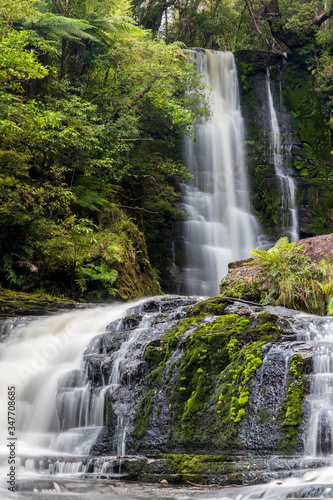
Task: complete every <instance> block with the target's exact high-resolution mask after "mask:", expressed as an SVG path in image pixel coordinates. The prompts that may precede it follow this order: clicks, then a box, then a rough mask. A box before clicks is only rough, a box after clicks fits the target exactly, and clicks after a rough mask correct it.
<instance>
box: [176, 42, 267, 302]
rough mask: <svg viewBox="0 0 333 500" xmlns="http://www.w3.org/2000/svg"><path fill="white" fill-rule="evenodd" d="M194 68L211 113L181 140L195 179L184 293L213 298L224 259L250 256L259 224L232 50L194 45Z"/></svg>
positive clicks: (187, 187) (188, 194)
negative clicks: (204, 88) (209, 95)
mask: <svg viewBox="0 0 333 500" xmlns="http://www.w3.org/2000/svg"><path fill="white" fill-rule="evenodd" d="M192 57H193V58H194V62H195V64H196V66H197V68H198V69H199V70H200V71H201V72H202V73H203V75H204V78H205V81H206V82H207V84H208V85H209V86H210V87H211V88H212V110H213V116H212V118H211V119H210V120H208V121H206V122H205V123H203V124H201V125H199V126H198V127H197V130H196V132H195V142H194V141H193V140H192V139H191V138H189V137H188V138H186V140H185V163H186V166H187V168H188V170H189V171H190V172H191V173H192V174H193V175H194V179H193V180H192V181H191V182H188V183H187V184H183V185H182V194H183V198H182V203H183V207H184V209H185V210H186V211H187V212H188V213H189V214H190V215H189V217H188V219H187V220H186V221H185V222H184V245H185V255H186V260H187V262H186V265H185V268H184V270H183V273H182V276H181V278H180V279H181V281H182V282H183V284H184V290H181V291H182V292H184V291H185V293H186V294H189V295H193V294H200V295H210V296H214V295H216V293H218V285H219V282H220V281H221V279H222V277H223V276H225V275H226V274H227V268H228V263H229V262H231V261H233V260H238V259H242V258H246V257H249V255H250V251H251V249H253V248H255V247H256V246H257V241H256V236H258V234H259V227H258V223H257V221H256V218H255V217H254V216H253V215H252V214H251V211H250V204H249V194H248V186H247V179H246V168H245V155H244V125H243V118H242V115H241V109H240V102H239V91H238V79H237V68H236V64H235V59H234V56H233V54H231V53H230V52H218V51H213V50H202V49H196V50H195V52H194V53H193V54H192Z"/></svg>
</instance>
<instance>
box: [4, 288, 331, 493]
mask: <svg viewBox="0 0 333 500" xmlns="http://www.w3.org/2000/svg"><path fill="white" fill-rule="evenodd" d="M197 300H198V298H196V297H188V298H182V297H177V296H164V297H155V298H152V299H145V300H141V301H137V302H135V303H132V304H122V305H114V306H108V307H99V308H96V309H87V310H81V311H75V312H71V313H66V314H62V315H59V316H53V317H49V318H43V319H40V320H38V321H23V323H22V324H18V323H17V322H16V323H15V322H14V323H11V322H9V323H8V324H5V325H4V328H3V331H4V332H5V333H6V335H5V337H7V334H8V337H7V338H6V340H5V342H3V343H2V344H1V346H0V347H1V349H0V370H1V384H2V387H3V392H2V408H5V407H6V399H7V388H8V387H10V386H12V385H15V386H16V391H17V433H18V437H19V439H18V452H19V455H20V458H19V459H18V460H19V463H21V464H22V465H21V466H20V467H21V472H20V477H21V479H20V481H21V482H22V483H21V484H22V491H31V492H32V491H33V490H32V489H31V490H29V489H28V490H26V489H24V488H31V487H32V488H36V487H37V484H38V485H39V486H38V488H37V490H36V491H37V492H38V491H42V495H44V496H43V497H42V498H43V499H44V498H49V499H50V500H53V499H55V498H58V496H59V493H60V492H66V496H65V498H75V497H76V496H75V495H76V494H75V493H74V494H73V495H74V496H69V494H67V484H68V481H69V482H70V484H71V487H73V488H74V490H75V488H76V490H75V491H78V492H79V491H82V488H86V489H85V490H84V491H91V488H93V487H96V489H97V493H96V494H95V493H94V497H96V498H102V497H103V496H104V495H103V494H102V493H101V491H102V490H103V488H105V493H107V494H108V495H109V497H108V498H115V497H119V493H117V492H114V491H113V490H112V489H110V488H112V487H113V486H112V484H110V485H109V484H108V485H106V483H100V484H99V485H98V484H97V483H96V485H95V483H93V482H92V481H91V480H90V481H88V482H87V481H86V480H85V479H87V478H88V477H89V478H90V479H92V478H93V477H98V478H100V479H102V478H106V479H110V478H112V477H115V475H116V477H118V474H119V472H120V470H121V464H123V460H121V459H120V457H118V458H117V457H116V456H105V453H103V446H104V445H105V443H104V441H105V439H106V434H102V432H103V425H104V423H105V422H104V418H105V417H104V412H105V401H107V403H106V404H109V403H110V402H111V403H112V409H113V412H114V415H115V423H114V429H113V431H112V439H113V446H114V451H115V452H116V453H118V454H124V453H125V452H126V445H127V443H129V448H130V444H131V433H132V432H133V415H134V413H135V400H136V394H138V393H137V392H136V391H137V387H140V385H141V387H142V384H145V383H146V382H145V380H146V379H145V378H144V376H142V375H141V372H142V369H141V368H140V366H141V365H140V363H141V362H142V359H143V354H144V352H145V350H146V347H147V345H149V344H150V343H152V344H151V346H152V347H153V349H156V348H157V349H158V346H160V345H161V344H160V342H161V339H163V338H164V336H165V334H166V331H168V330H169V329H170V327H172V326H173V325H175V323H176V321H177V320H178V319H179V318H183V317H185V316H186V312H185V310H186V309H187V308H188V307H189V306H191V305H193V304H194V303H195V302H196V301H197ZM237 307H239V306H237V305H235V306H233V307H231V306H230V307H229V308H230V310H229V311H228V314H230V313H232V314H234V313H235V312H236V311H237ZM268 312H269V313H276V312H277V313H278V314H279V315H281V317H282V319H283V321H286V319H284V318H288V321H289V323H290V325H291V327H292V324H294V325H295V326H294V327H292V331H291V333H290V335H291V337H292V338H293V339H295V335H296V334H297V335H298V340H297V341H296V340H293V341H291V342H290V343H288V340H287V339H285V341H284V342H282V343H277V344H266V347H265V348H264V349H263V352H264V356H265V357H264V362H263V364H262V366H261V368H260V369H259V370H258V383H257V386H256V387H254V388H253V391H252V392H253V397H254V401H253V402H250V401H249V405H250V408H249V410H248V416H247V420H246V421H245V422H244V426H243V430H242V433H243V434H244V433H246V429H247V430H248V432H249V433H251V435H250V434H249V435H248V436H246V435H245V436H243V437H241V439H243V438H244V437H245V438H246V441H247V445H248V446H250V445H251V442H254V441H255V440H256V435H255V434H256V431H257V429H258V428H257V427H256V424H255V421H256V420H257V421H258V418H257V417H258V416H259V413H260V411H259V408H260V407H261V406H262V402H263V400H264V399H265V398H266V399H267V398H268V399H267V402H270V404H272V402H273V399H272V397H273V392H274V391H275V389H274V387H275V385H276V384H277V388H278V389H279V390H280V389H281V390H280V392H279V391H278V390H277V391H275V392H274V406H275V405H276V408H277V407H278V405H279V400H281V398H283V382H282V381H284V382H286V377H287V367H288V366H289V362H290V357H291V356H292V355H293V353H294V352H295V349H303V351H302V352H304V353H305V352H309V351H311V353H312V354H311V356H312V358H313V360H314V361H313V374H311V375H307V376H308V377H310V378H311V384H310V393H309V394H308V395H307V397H306V401H305V405H307V407H308V408H309V411H308V418H309V426H307V427H308V428H307V429H305V432H304V442H305V445H304V448H305V454H306V455H307V456H304V457H303V458H302V457H298V458H297V457H289V458H287V457H281V459H279V460H280V464H279V460H275V462H276V464H275V467H276V468H275V469H274V470H272V473H271V474H272V475H271V476H270V477H278V479H277V480H275V481H273V482H271V483H269V484H266V485H253V486H247V487H244V488H238V489H232V488H230V489H228V490H214V491H213V490H209V491H210V493H211V496H212V497H214V498H220V499H221V500H222V499H231V498H238V499H239V500H241V499H242V500H245V499H258V498H271V499H273V498H274V499H275V498H310V497H311V498H331V497H332V493H333V467H329V466H327V467H324V468H316V469H315V470H308V471H307V470H306V467H308V465H307V464H309V463H311V464H314V466H316V460H317V461H318V464H319V465H322V464H323V463H326V464H328V465H329V464H330V462H331V459H332V455H333V444H332V443H333V432H332V429H333V422H332V421H333V404H332V394H333V319H332V318H327V319H324V318H320V317H316V316H311V315H305V314H299V313H295V312H294V313H292V314H291V313H289V312H288V311H287V310H283V309H282V308H277V309H275V308H268ZM238 314H239V313H238ZM251 314H258V312H256V311H255V310H254V308H252V312H251ZM213 320H214V317H210V316H208V317H207V318H206V319H205V321H207V322H208V323H209V322H211V321H213ZM11 325H13V328H11ZM182 355H183V352H182V348H180V350H179V356H180V357H179V358H170V365H169V368H168V370H169V371H170V369H171V367H172V366H173V364H178V363H179V362H180V358H181V357H182ZM132 373H133V377H134V378H133V379H132ZM145 376H147V374H145ZM156 392H157V391H156ZM270 394H271V395H270ZM155 397H156V399H157V401H160V402H161V403H162V401H163V395H161V400H158V398H159V395H158V394H156V396H155ZM159 404H160V403H159ZM274 406H273V408H274ZM267 410H268V411H269V412H271V413H268V417H269V418H268V421H267V422H265V423H264V422H262V423H261V426H262V429H263V430H264V431H265V432H266V433H265V435H264V439H266V440H270V439H271V436H270V434H271V432H272V431H270V429H271V428H272V423H271V422H272V421H273V425H274V418H273V417H274V410H271V408H270V407H267ZM133 411H134V413H133ZM1 418H2V420H1V431H3V435H2V436H1V443H2V444H3V443H6V431H7V414H6V412H1ZM166 422H167V420H166ZM249 424H250V427H249ZM163 425H164V424H163ZM265 426H266V427H265ZM104 429H105V428H104ZM156 429H158V427H156ZM265 429H266V430H265ZM262 432H263V431H262ZM240 436H242V434H240ZM161 439H163V433H162V434H161V435H160V436H159V437H158V440H159V443H161ZM96 442H97V444H96ZM277 444H278V443H277ZM277 444H276V446H277ZM96 446H97V448H96ZM107 446H109V449H110V444H108V445H107ZM94 447H95V448H94ZM96 451H97V452H98V454H99V455H100V454H102V455H104V457H101V456H95V457H92V456H90V457H89V456H87V455H89V454H93V455H97V453H96ZM1 453H2V456H5V457H6V454H7V450H5V449H1ZM83 455H86V456H83ZM323 455H325V459H324V460H323ZM257 459H258V457H257V458H256V460H257ZM259 460H260V458H259ZM288 460H289V461H290V460H291V461H293V465H292V466H290V467H289V468H288V467H287V468H286V469H282V467H286V464H287V463H288ZM252 461H253V460H252ZM250 463H251V462H250ZM272 464H273V466H274V460H273V459H272ZM295 464H296V466H295ZM23 465H24V468H23ZM2 470H3V469H2ZM279 474H280V475H279ZM66 475H67V476H68V475H69V476H70V478H71V479H65V476H66ZM75 475H76V476H75ZM78 475H79V476H78ZM281 475H282V477H281ZM288 475H289V476H290V475H292V476H293V477H286V476H288ZM79 477H80V478H82V479H83V483H84V485H85V486H82V484H83V483H82V479H80V480H79V479H78V478H79ZM56 478H60V479H56ZM61 478H62V479H61ZM25 481H26V482H25ZM66 481H67V482H66ZM75 481H76V482H75ZM80 481H81V482H80ZM31 484H32V485H33V486H31ZM1 487H4V486H3V483H2V482H1V481H0V488H1ZM80 488H81V489H80ZM74 490H73V491H74ZM121 492H122V493H123V495H124V496H122V495H120V496H122V497H123V498H132V495H131V494H129V493H126V491H123V490H122V491H121ZM141 493H142V495H143V496H140V495H137V496H135V498H146V497H147V496H149V497H151V496H152V497H154V498H160V495H159V493H158V492H156V493H153V494H151V493H149V494H148V493H146V494H145V491H143V492H142V491H141ZM53 494H54V496H52V495H53ZM166 494H167V492H166ZM177 494H178V493H177ZM177 494H176V493H175V494H174V495H175V497H176V496H177ZM207 494H208V492H206V493H205V495H206V496H204V498H210V496H209V495H208V496H207ZM0 495H1V493H0ZM154 495H155V496H154ZM193 495H194V496H197V497H198V498H203V497H202V495H201V494H200V491H197V492H194V493H193ZM183 496H184V498H188V495H187V494H186V493H184V494H183ZM191 496H192V494H191ZM168 497H169V498H170V495H168ZM1 498H7V497H3V496H2V497H1ZM18 498H22V497H21V496H19V497H18ZM29 498H30V497H29ZM31 498H38V499H40V496H39V493H38V494H37V493H36V497H35V496H31ZM80 498H88V497H86V496H83V495H82V496H81V497H80Z"/></svg>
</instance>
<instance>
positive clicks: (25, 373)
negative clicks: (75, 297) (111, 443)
mask: <svg viewBox="0 0 333 500" xmlns="http://www.w3.org/2000/svg"><path fill="white" fill-rule="evenodd" d="M142 302H144V301H143V300H141V301H137V302H136V303H134V304H135V305H137V304H140V303H142ZM132 305H133V304H132ZM130 306H131V303H127V304H121V305H113V306H109V307H98V308H93V309H86V310H79V311H74V312H69V313H66V314H63V315H58V316H51V317H48V318H43V319H39V320H37V321H31V322H28V323H27V324H26V325H21V326H19V327H18V328H17V329H16V331H15V332H14V333H13V334H12V336H11V338H10V339H9V340H8V341H7V342H6V343H4V344H1V345H0V380H1V388H2V389H1V395H0V400H1V407H2V408H6V407H7V387H10V386H15V387H16V407H17V412H16V431H17V433H18V435H19V451H20V453H24V454H27V453H29V454H30V455H35V454H41V453H45V451H46V450H48V453H50V452H51V453H52V452H53V453H56V452H63V453H73V454H77V455H79V454H87V453H89V450H90V447H91V445H92V444H93V443H94V442H95V440H96V437H97V435H98V433H99V431H100V427H99V426H102V425H103V420H102V418H101V416H102V415H101V414H103V412H100V416H99V418H97V419H96V412H95V404H94V403H95V402H96V398H97V397H98V394H97V395H96V393H95V392H94V390H93V388H92V387H91V386H90V385H89V384H88V380H87V376H86V371H85V366H84V361H83V353H84V351H85V349H86V348H87V346H88V344H89V342H90V341H91V340H92V339H93V338H94V337H95V336H96V335H98V334H99V333H102V332H104V331H105V328H106V326H107V325H108V324H109V323H110V322H112V321H114V320H116V319H119V318H121V317H122V316H123V315H124V313H125V311H126V310H128V308H129V307H130ZM0 432H1V433H2V434H3V435H1V436H0V437H1V444H2V445H3V443H5V442H6V437H7V436H6V432H7V413H6V412H5V411H2V412H1V413H0ZM1 451H3V452H5V450H3V449H1Z"/></svg>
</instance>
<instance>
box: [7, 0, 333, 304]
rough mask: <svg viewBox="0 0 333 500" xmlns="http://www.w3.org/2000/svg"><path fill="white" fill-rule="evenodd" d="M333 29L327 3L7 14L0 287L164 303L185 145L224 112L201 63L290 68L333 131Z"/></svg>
mask: <svg viewBox="0 0 333 500" xmlns="http://www.w3.org/2000/svg"><path fill="white" fill-rule="evenodd" d="M332 16H333V2H331V1H323V0H270V1H268V0H216V1H211V0H207V1H202V0H148V1H146V2H141V1H137V0H134V1H133V2H131V1H130V0H45V1H44V2H40V1H39V0H16V1H15V2H10V1H8V0H0V29H1V42H0V53H1V58H0V83H1V89H0V92H1V104H0V136H1V146H0V200H1V207H0V224H1V229H0V247H1V251H0V283H1V286H2V287H4V288H6V289H8V288H10V289H13V290H18V291H24V292H32V291H34V292H38V293H41V294H42V293H49V294H52V295H62V296H68V297H72V298H75V299H80V298H81V299H84V300H87V299H88V300H100V299H105V298H107V297H119V298H124V299H128V298H133V297H137V296H140V295H148V294H154V293H159V292H160V290H161V288H160V285H161V284H162V288H163V282H162V283H161V278H160V273H161V270H163V267H164V266H165V265H166V263H167V260H168V254H169V237H170V232H171V230H172V228H173V226H174V223H175V222H176V221H179V220H181V219H183V218H184V217H186V213H185V212H184V211H183V210H181V209H180V208H179V207H178V206H177V201H178V200H179V197H180V194H179V182H180V181H182V180H184V179H187V178H189V175H190V174H189V173H188V172H187V171H186V168H185V167H184V165H183V164H182V155H181V140H182V136H184V135H185V134H189V135H191V133H192V130H193V127H194V126H195V124H196V123H200V121H202V120H204V119H206V118H208V117H209V115H210V112H211V111H210V108H209V89H208V88H206V86H205V84H204V82H203V80H202V78H201V76H200V75H199V74H198V73H197V72H196V70H195V68H194V67H193V65H191V64H189V60H190V59H191V50H190V49H186V47H203V48H212V49H216V50H230V51H244V50H253V51H265V52H268V53H269V52H270V53H275V54H282V53H286V54H288V55H290V56H291V57H292V58H293V60H294V61H296V63H297V64H298V65H299V66H300V67H302V68H303V69H304V70H305V71H306V72H307V73H308V74H309V75H310V77H311V82H312V85H313V89H314V92H315V93H316V96H317V99H318V101H319V102H320V106H321V113H322V116H323V118H324V120H325V123H326V124H327V126H328V127H333V97H332V96H333V93H332V90H333V59H332V57H331V56H332V44H333V28H332V23H331V20H330V18H331V17H332ZM242 78H243V77H242ZM244 78H245V77H244ZM325 175H326V176H327V179H328V180H331V178H330V176H331V175H332V174H331V172H330V171H327V165H326V166H325Z"/></svg>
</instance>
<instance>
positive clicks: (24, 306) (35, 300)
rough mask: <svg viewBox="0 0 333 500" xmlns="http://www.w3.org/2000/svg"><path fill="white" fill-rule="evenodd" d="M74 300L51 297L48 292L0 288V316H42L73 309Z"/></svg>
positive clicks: (74, 305)
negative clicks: (16, 290)
mask: <svg viewBox="0 0 333 500" xmlns="http://www.w3.org/2000/svg"><path fill="white" fill-rule="evenodd" d="M76 305H77V303H76V302H74V301H73V300H69V299H64V298H59V297H51V296H50V295H46V294H42V293H40V294H38V293H24V292H15V291H13V290H7V289H5V288H0V318H7V317H11V316H41V315H44V314H50V313H54V312H56V311H59V310H60V309H71V308H74V307H76Z"/></svg>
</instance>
